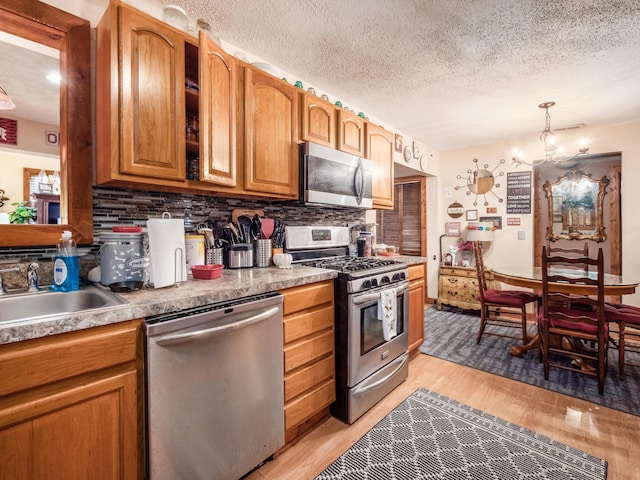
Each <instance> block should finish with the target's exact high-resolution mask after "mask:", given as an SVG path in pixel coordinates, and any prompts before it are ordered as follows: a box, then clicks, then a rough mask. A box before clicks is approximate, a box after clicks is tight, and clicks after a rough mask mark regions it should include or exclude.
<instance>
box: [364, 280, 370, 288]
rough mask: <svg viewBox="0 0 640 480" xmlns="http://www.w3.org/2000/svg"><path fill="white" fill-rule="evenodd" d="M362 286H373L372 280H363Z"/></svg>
mask: <svg viewBox="0 0 640 480" xmlns="http://www.w3.org/2000/svg"><path fill="white" fill-rule="evenodd" d="M362 288H371V280H365V281H363V282H362Z"/></svg>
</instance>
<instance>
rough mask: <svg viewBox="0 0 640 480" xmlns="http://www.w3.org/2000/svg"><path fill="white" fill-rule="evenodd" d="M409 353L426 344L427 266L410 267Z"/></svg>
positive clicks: (421, 264) (422, 264)
mask: <svg viewBox="0 0 640 480" xmlns="http://www.w3.org/2000/svg"><path fill="white" fill-rule="evenodd" d="M408 269H409V353H416V352H417V351H418V347H420V345H422V342H424V300H425V298H426V294H427V287H426V283H425V264H424V263H420V264H417V265H409V267H408Z"/></svg>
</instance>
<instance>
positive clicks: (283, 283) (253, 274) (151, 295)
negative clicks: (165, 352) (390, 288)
mask: <svg viewBox="0 0 640 480" xmlns="http://www.w3.org/2000/svg"><path fill="white" fill-rule="evenodd" d="M388 258H390V259H394V260H398V261H402V262H405V263H407V264H409V265H412V264H419V263H424V262H426V261H427V259H426V258H425V257H416V256H407V255H397V256H392V257H388ZM337 275H338V274H337V272H336V271H334V270H327V269H321V268H313V267H305V266H299V265H294V266H293V268H290V269H279V268H276V267H269V268H247V269H235V270H234V269H225V270H224V271H223V272H222V277H220V278H217V279H213V280H197V279H191V277H189V280H188V281H186V282H184V283H182V284H181V285H180V286H179V287H175V286H171V287H164V288H158V289H154V288H149V289H142V290H139V291H137V292H130V293H121V294H119V295H120V296H121V297H122V298H124V299H125V300H126V301H127V302H128V303H126V304H124V305H117V306H112V307H106V308H97V309H93V310H90V311H85V312H78V313H67V314H61V315H51V316H46V317H40V318H38V319H36V320H31V321H28V322H24V321H23V322H15V323H3V324H0V345H2V344H6V343H13V342H19V341H22V340H29V339H34V338H39V337H45V336H48V335H54V334H58V333H65V332H72V331H74V330H82V329H85V328H91V327H98V326H101V325H108V324H111V323H117V322H123V321H127V320H133V319H136V318H145V317H148V316H150V315H157V314H161V313H170V312H176V311H179V310H185V309H188V308H194V307H199V306H202V305H207V304H213V303H218V302H222V301H226V300H233V299H236V298H242V297H247V296H250V295H257V294H260V293H265V292H272V291H277V290H283V289H286V288H291V287H296V286H300V285H306V284H309V283H316V282H321V281H324V280H330V279H333V278H335V277H336V276H337ZM31 301H37V300H36V299H35V298H33V299H32V300H31Z"/></svg>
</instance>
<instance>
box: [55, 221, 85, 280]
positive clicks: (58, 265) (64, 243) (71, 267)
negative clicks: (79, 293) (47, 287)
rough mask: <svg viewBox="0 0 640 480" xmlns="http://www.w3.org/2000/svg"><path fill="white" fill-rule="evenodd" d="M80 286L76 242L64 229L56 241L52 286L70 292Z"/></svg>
mask: <svg viewBox="0 0 640 480" xmlns="http://www.w3.org/2000/svg"><path fill="white" fill-rule="evenodd" d="M79 287H80V263H79V262H78V250H77V248H76V242H75V241H74V240H73V238H71V232H70V231H68V230H65V231H64V232H62V237H60V241H59V242H58V251H57V252H56V256H55V258H54V260H53V286H52V289H53V290H56V291H59V292H70V291H71V290H78V288H79Z"/></svg>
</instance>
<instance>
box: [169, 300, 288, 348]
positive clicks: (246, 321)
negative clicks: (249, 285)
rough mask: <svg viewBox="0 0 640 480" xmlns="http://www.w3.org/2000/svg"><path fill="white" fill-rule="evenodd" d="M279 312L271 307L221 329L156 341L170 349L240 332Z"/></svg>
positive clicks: (202, 330)
mask: <svg viewBox="0 0 640 480" xmlns="http://www.w3.org/2000/svg"><path fill="white" fill-rule="evenodd" d="M278 310H279V308H278V307H271V308H268V309H266V310H263V311H261V312H259V313H256V314H255V315H251V316H250V317H248V318H246V319H244V320H241V321H239V322H232V323H228V324H226V325H222V326H219V327H210V328H203V329H200V330H196V331H194V332H186V333H174V334H170V335H163V336H162V337H160V338H158V339H157V340H156V345H159V346H161V347H168V346H171V345H175V344H177V343H184V342H188V341H191V340H195V339H197V338H202V337H211V336H216V335H221V334H223V333H227V332H231V331H233V330H238V329H240V328H245V327H248V326H249V325H253V324H254V323H258V322H261V321H263V320H266V319H267V318H269V317H271V316H273V315H275V314H276V313H278Z"/></svg>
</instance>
